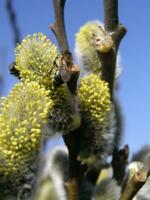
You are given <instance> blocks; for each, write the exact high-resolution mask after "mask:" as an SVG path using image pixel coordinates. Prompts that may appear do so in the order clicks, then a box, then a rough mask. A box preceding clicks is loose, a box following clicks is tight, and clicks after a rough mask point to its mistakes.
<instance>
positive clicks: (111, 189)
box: [92, 178, 121, 200]
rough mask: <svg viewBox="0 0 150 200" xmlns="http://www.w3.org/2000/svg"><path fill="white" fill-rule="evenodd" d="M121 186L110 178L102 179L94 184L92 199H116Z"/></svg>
mask: <svg viewBox="0 0 150 200" xmlns="http://www.w3.org/2000/svg"><path fill="white" fill-rule="evenodd" d="M120 193H121V188H120V187H119V186H118V185H117V182H116V181H115V180H114V179H112V178H107V179H104V180H102V181H101V182H100V183H99V184H97V185H96V187H95V190H94V193H93V197H92V200H118V199H119V197H120Z"/></svg>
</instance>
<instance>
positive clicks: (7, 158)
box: [0, 82, 53, 176]
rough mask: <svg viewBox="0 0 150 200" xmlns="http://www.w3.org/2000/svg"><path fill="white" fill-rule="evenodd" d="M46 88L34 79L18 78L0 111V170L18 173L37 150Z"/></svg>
mask: <svg viewBox="0 0 150 200" xmlns="http://www.w3.org/2000/svg"><path fill="white" fill-rule="evenodd" d="M52 104H53V103H52V101H51V100H50V99H49V97H48V91H46V90H45V89H44V88H41V87H40V85H39V84H38V83H36V82H30V83H26V82H24V83H23V82H21V83H18V84H16V85H15V86H14V88H13V89H12V91H11V92H10V94H9V95H8V97H3V98H2V103H1V111H0V130H1V131H0V173H1V174H3V175H8V176H9V175H10V176H11V175H12V174H13V175H16V176H17V175H19V174H21V173H22V171H23V170H24V169H25V168H26V167H27V166H28V164H29V162H30V161H31V160H32V159H33V157H34V155H35V154H36V153H37V152H38V150H39V145H40V140H41V135H42V131H43V129H44V127H45V125H46V124H47V115H48V112H49V111H50V110H51V108H52Z"/></svg>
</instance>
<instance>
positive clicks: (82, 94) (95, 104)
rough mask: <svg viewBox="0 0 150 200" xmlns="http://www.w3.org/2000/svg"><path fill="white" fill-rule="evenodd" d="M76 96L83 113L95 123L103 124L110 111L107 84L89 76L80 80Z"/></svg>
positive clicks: (93, 75) (93, 76)
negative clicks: (88, 114) (88, 115)
mask: <svg viewBox="0 0 150 200" xmlns="http://www.w3.org/2000/svg"><path fill="white" fill-rule="evenodd" d="M78 96H79V98H80V100H81V103H82V106H83V109H84V111H85V112H88V113H90V116H91V118H92V119H94V120H96V121H97V122H100V123H102V122H105V120H106V119H107V116H108V113H109V112H110V109H111V101H110V94H109V88H108V84H107V83H106V82H105V81H103V80H101V79H100V78H99V77H98V76H97V75H95V74H90V75H88V76H86V77H84V78H82V79H81V82H80V86H79V90H78Z"/></svg>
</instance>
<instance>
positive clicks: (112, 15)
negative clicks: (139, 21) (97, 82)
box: [98, 0, 126, 99]
mask: <svg viewBox="0 0 150 200" xmlns="http://www.w3.org/2000/svg"><path fill="white" fill-rule="evenodd" d="M103 2H104V26H105V30H106V31H107V32H108V33H110V35H111V36H112V39H113V42H114V45H113V48H112V49H111V50H110V52H107V53H105V55H103V53H98V54H99V58H100V62H101V63H102V78H103V80H105V81H107V82H108V85H109V89H110V93H111V98H112V99H113V88H114V79H115V68H116V57H117V51H118V48H119V44H120V42H121V39H122V38H123V37H124V35H125V33H126V29H125V28H124V26H122V25H120V24H119V18H118V0H104V1H103Z"/></svg>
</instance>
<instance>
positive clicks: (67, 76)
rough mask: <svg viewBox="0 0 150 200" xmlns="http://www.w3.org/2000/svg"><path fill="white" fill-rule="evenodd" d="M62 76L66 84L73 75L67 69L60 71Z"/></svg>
mask: <svg viewBox="0 0 150 200" xmlns="http://www.w3.org/2000/svg"><path fill="white" fill-rule="evenodd" d="M60 75H61V78H62V80H63V81H64V82H65V83H66V82H68V81H69V79H70V76H71V74H70V73H68V71H66V70H65V69H61V70H60Z"/></svg>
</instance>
